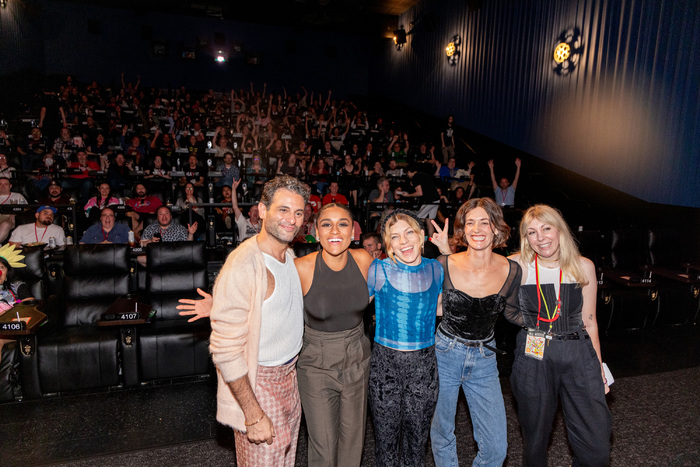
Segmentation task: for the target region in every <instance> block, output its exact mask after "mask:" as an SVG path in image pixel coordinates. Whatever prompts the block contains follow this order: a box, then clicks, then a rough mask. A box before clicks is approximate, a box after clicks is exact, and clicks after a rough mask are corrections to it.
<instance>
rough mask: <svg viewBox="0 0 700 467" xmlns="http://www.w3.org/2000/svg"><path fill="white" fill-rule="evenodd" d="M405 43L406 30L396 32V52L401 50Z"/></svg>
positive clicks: (401, 29)
mask: <svg viewBox="0 0 700 467" xmlns="http://www.w3.org/2000/svg"><path fill="white" fill-rule="evenodd" d="M405 43H406V30H405V29H404V28H400V29H397V30H396V31H394V44H395V45H396V50H401V49H402V48H403V45H404V44H405Z"/></svg>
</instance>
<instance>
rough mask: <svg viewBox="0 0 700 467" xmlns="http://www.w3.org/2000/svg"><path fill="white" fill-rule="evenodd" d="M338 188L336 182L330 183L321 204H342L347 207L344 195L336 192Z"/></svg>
mask: <svg viewBox="0 0 700 467" xmlns="http://www.w3.org/2000/svg"><path fill="white" fill-rule="evenodd" d="M339 189H340V187H339V186H338V182H331V184H330V186H329V187H328V194H327V195H326V196H324V197H323V203H322V204H324V205H325V204H329V203H336V204H344V205H345V206H347V205H348V199H347V198H346V197H345V195H343V194H341V193H338V190H339Z"/></svg>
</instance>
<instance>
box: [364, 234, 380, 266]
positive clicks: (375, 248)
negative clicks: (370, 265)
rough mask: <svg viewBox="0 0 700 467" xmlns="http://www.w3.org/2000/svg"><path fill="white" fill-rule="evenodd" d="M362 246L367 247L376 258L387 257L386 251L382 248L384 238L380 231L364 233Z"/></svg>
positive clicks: (367, 250)
mask: <svg viewBox="0 0 700 467" xmlns="http://www.w3.org/2000/svg"><path fill="white" fill-rule="evenodd" d="M362 248H364V249H365V251H366V252H367V253H369V254H370V255H371V256H372V258H374V259H380V260H381V259H384V258H386V253H384V249H383V248H382V238H381V237H380V236H379V234H378V233H375V232H369V233H366V234H364V235H362Z"/></svg>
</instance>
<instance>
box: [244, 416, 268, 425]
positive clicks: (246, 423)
mask: <svg viewBox="0 0 700 467" xmlns="http://www.w3.org/2000/svg"><path fill="white" fill-rule="evenodd" d="M263 418H265V414H263V415H262V417H260V418H258V419H257V420H255V421H254V422H253V423H248V422H246V421H244V422H243V424H244V425H245V426H253V425H255V424H257V423H258V422H259V421H260V420H262V419H263Z"/></svg>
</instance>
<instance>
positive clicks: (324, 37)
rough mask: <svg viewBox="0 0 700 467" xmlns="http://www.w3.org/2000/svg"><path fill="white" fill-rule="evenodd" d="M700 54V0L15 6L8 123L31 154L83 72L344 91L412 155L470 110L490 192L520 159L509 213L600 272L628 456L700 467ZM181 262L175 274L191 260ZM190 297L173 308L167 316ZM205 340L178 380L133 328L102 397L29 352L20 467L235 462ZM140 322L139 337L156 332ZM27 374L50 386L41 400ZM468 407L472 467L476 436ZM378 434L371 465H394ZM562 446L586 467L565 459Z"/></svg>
mask: <svg viewBox="0 0 700 467" xmlns="http://www.w3.org/2000/svg"><path fill="white" fill-rule="evenodd" d="M699 43H700V2H698V1H697V0H551V1H550V0H376V1H374V0H354V1H353V0H294V1H292V0H257V1H253V2H241V1H224V0H218V1H208V0H199V1H194V0H140V1H139V0H121V1H116V0H103V1H98V0H74V1H68V0H0V119H2V122H5V123H3V125H6V124H7V123H6V122H8V121H9V122H10V123H9V127H8V128H9V130H8V132H10V130H14V131H12V133H14V134H15V140H16V141H17V142H21V141H22V140H24V138H25V137H26V134H28V133H29V131H30V126H29V125H30V123H28V122H30V121H34V120H35V119H37V118H38V114H39V108H40V105H39V104H38V102H39V101H38V100H37V96H39V95H40V94H41V92H42V91H53V92H55V91H57V90H58V88H59V86H60V85H61V84H62V83H64V82H65V79H66V76H72V78H73V80H74V81H76V82H79V83H82V84H87V83H90V82H91V81H92V80H96V81H97V82H98V83H99V84H100V85H101V86H104V87H110V88H113V89H118V88H120V87H121V73H122V72H123V73H125V79H126V80H127V81H132V82H133V81H136V79H137V76H139V77H140V86H141V89H150V88H157V89H161V90H163V92H164V93H166V94H167V95H168V96H174V95H175V94H174V93H175V92H176V90H178V89H180V88H181V87H185V88H187V90H188V91H190V92H192V93H200V94H201V93H204V92H206V91H207V90H209V89H213V91H214V92H215V93H223V94H227V93H230V91H231V90H232V89H235V90H238V89H245V90H248V89H250V86H251V83H253V84H254V86H255V88H256V90H261V89H262V88H263V83H265V86H266V88H267V89H268V90H270V91H274V92H275V93H277V92H282V89H283V88H284V90H285V91H286V92H287V93H289V94H290V95H296V94H297V93H301V92H302V87H303V88H305V89H307V90H308V91H309V92H311V91H316V93H317V95H318V94H320V93H321V92H322V93H323V97H322V99H325V95H326V93H327V92H328V90H329V89H332V91H333V99H338V100H341V99H344V100H352V101H353V102H354V103H356V104H357V106H358V107H359V108H360V109H363V110H366V111H367V113H368V114H369V115H370V116H371V118H375V119H376V118H377V117H382V118H383V119H384V122H385V123H386V125H387V128H388V127H390V126H392V127H394V128H397V129H399V128H400V129H402V130H405V131H407V132H408V133H409V135H412V136H413V135H419V136H416V140H412V141H411V144H417V143H418V138H419V137H420V139H421V140H425V141H432V142H433V143H439V141H440V131H441V128H442V127H443V126H444V122H445V121H446V118H447V116H448V115H453V116H454V120H455V123H456V128H457V129H456V135H457V136H456V139H457V141H456V152H457V158H458V164H462V165H464V166H466V164H467V163H468V162H469V161H475V162H476V166H475V167H474V170H473V172H472V173H473V174H475V182H476V184H477V185H478V187H479V190H480V193H481V196H491V195H492V194H493V189H492V188H491V181H490V178H489V169H488V166H487V161H488V160H494V161H495V164H496V170H497V172H499V173H503V174H504V175H503V176H510V177H512V175H511V174H512V173H513V172H514V170H515V167H514V165H513V160H514V159H515V158H516V157H518V158H521V159H522V161H523V162H522V174H521V176H520V181H519V184H518V190H517V198H516V205H515V207H514V208H513V209H511V210H509V211H507V213H506V214H507V216H506V217H507V220H509V222H512V223H513V225H514V226H515V225H516V224H517V221H518V219H519V215H520V214H521V212H522V210H523V209H524V208H527V207H528V206H529V205H532V204H535V203H547V204H551V205H553V206H556V207H558V208H559V209H560V210H561V211H562V212H563V214H564V217H565V218H566V220H567V221H568V222H569V224H570V226H571V228H572V231H574V233H575V234H576V236H577V239H578V241H579V243H580V246H581V250H582V253H583V254H584V255H586V256H588V257H590V258H591V259H592V260H594V262H595V263H596V266H597V268H598V273H599V278H600V281H599V284H598V320H599V327H600V332H601V341H602V351H603V355H604V360H605V359H607V360H608V363H609V365H610V367H611V369H612V370H613V373H616V376H618V377H619V379H618V382H617V384H616V386H613V388H612V395H611V396H609V404H610V406H611V409H612V411H613V418H614V428H613V452H612V460H613V465H698V459H700V447H699V446H700V434H698V431H699V430H697V417H698V416H700V408H699V407H700V404H699V403H698V400H697V394H698V392H699V391H700V374H699V373H698V368H700V331H698V328H697V325H696V323H697V321H698V319H699V312H700V241H698V240H700V54H698V53H697V50H696V48H697V44H699ZM14 122H16V124H15V123H14ZM22 122H24V123H22ZM13 125H14V126H13ZM22 125H24V126H22ZM436 154H438V155H440V156H441V154H440V147H439V144H438V148H437V150H436ZM236 156H238V155H236ZM361 196H362V195H361ZM32 221H33V219H32ZM364 227H366V226H364V225H363V228H364ZM200 243H201V244H202V245H201V252H200V253H201V255H202V258H204V259H203V261H204V263H203V265H200V266H196V265H195V266H192V268H197V267H201V273H202V276H205V275H206V276H207V280H206V284H205V285H206V286H207V287H209V288H210V287H211V286H212V285H213V279H214V278H215V277H216V273H217V272H218V268H219V267H220V266H221V264H222V263H223V260H224V259H225V256H224V255H225V253H228V250H225V246H224V247H222V246H221V245H220V244H215V242H214V240H211V241H210V242H205V241H203V242H200ZM205 244H206V245H205ZM514 246H515V244H512V245H511V247H514ZM512 249H513V248H511V250H512ZM200 253H195V256H196V254H200ZM125 254H126V255H127V256H128V252H126V253H125ZM161 260H162V261H163V263H162V264H161V267H162V271H163V274H166V273H167V269H168V268H170V267H171V266H172V264H171V263H168V261H169V259H168V258H167V257H164V258H162V259H161ZM76 261H77V260H76ZM157 261H158V260H157V259H156V260H154V263H153V264H157ZM193 261H194V260H193ZM42 264H43V263H42ZM51 264H53V266H51ZM75 264H78V265H80V264H85V263H79V262H77V263H75ZM75 264H74V265H73V266H74V268H76V269H77V270H76V271H74V272H75V273H76V275H79V274H78V273H80V272H81V271H80V267H78V266H75ZM149 264H150V263H149ZM193 264H194V263H193ZM51 267H53V268H54V269H51ZM62 267H63V266H62V265H61V264H57V263H51V261H50V259H47V262H46V265H44V268H45V274H46V276H45V277H44V279H45V282H46V285H45V286H44V287H45V295H46V297H45V298H48V297H49V295H51V292H54V291H56V292H61V291H62V288H61V287H63V285H62V284H63V282H56V283H54V285H51V284H52V282H51V281H52V279H51V277H55V275H56V271H57V270H61V272H59V273H58V275H59V276H60V275H62V274H64V273H63V271H62ZM124 268H125V269H124V270H123V271H121V270H120V269H119V268H118V267H116V268H115V271H117V272H115V275H116V274H120V273H121V272H123V273H124V280H125V281H128V284H127V285H125V287H127V286H128V292H130V293H131V292H135V291H139V292H141V296H142V297H147V296H149V295H148V292H146V289H145V287H147V286H148V284H151V283H152V281H151V279H148V281H147V280H146V279H145V277H146V274H147V273H146V272H145V271H142V274H143V278H141V279H139V278H138V277H136V276H134V275H133V274H134V272H133V271H134V270H136V271H137V272H138V268H136V267H135V266H133V263H131V262H129V260H127V262H126V263H125V266H124ZM134 268H135V269H134ZM130 269H131V270H130ZM119 271H121V272H119ZM154 271H156V270H155V269H154ZM69 273H70V271H68V270H67V271H66V272H65V274H66V277H68V275H69ZM52 274H53V275H54V276H52ZM149 274H150V272H149ZM152 274H153V275H154V276H155V275H156V274H157V272H153V273H152ZM153 280H155V279H153ZM139 281H142V282H139ZM125 284H126V282H125ZM54 289H55V290H54ZM171 298H172V297H166V298H158V300H161V301H160V302H159V303H160V304H161V306H162V307H166V306H167V305H165V304H166V303H170V302H168V300H171ZM171 301H172V300H171ZM178 324H179V325H181V323H178ZM145 326H149V325H145ZM185 327H186V325H185V326H184V327H181V328H178V331H177V332H180V333H184V334H187V333H188V332H189V333H190V334H187V335H188V336H190V335H192V336H195V337H193V339H195V340H196V339H200V341H201V342H200V345H199V347H197V349H196V350H193V355H194V357H193V358H194V359H195V363H192V364H191V370H186V371H184V373H178V372H177V371H176V372H175V373H172V374H169V373H167V372H166V374H160V373H159V372H160V371H161V370H160V368H159V367H158V365H156V364H155V363H154V364H153V365H151V364H150V362H148V361H142V359H143V360H148V359H149V358H150V356H147V355H145V354H144V352H145V350H144V349H146V348H149V347H147V346H146V344H145V343H144V344H143V345H142V346H141V348H140V350H138V351H137V352H134V353H129V352H128V351H127V348H126V344H124V342H125V340H124V339H125V335H124V330H123V329H122V330H121V331H120V332H121V334H120V332H116V334H115V335H117V337H116V340H115V345H116V346H118V350H117V351H115V352H116V353H114V355H115V365H116V366H115V369H114V370H115V372H114V381H113V382H111V381H110V380H105V381H104V382H103V383H102V384H95V385H94V386H92V387H91V385H90V384H88V385H87V386H85V387H77V386H76V387H74V386H71V385H68V386H65V387H64V386H63V384H64V383H62V381H61V375H60V374H58V375H56V374H52V375H51V378H49V376H47V375H45V374H44V371H45V368H44V369H42V367H41V365H42V363H43V364H44V365H45V366H46V365H48V363H47V362H48V361H49V360H48V357H43V358H42V357H41V356H40V358H39V360H38V361H39V363H38V364H37V363H36V361H34V360H36V359H34V360H32V359H31V358H30V356H28V355H24V353H23V352H21V351H20V350H21V349H19V348H16V349H15V354H16V355H15V357H13V358H14V360H13V361H12V362H11V363H12V364H13V365H14V369H13V371H14V375H15V376H14V378H15V380H13V383H12V384H13V385H14V386H13V387H14V389H13V390H12V392H11V393H10V395H9V396H8V397H9V399H8V400H6V401H5V402H4V403H2V404H0V439H1V441H0V464H1V465H47V464H52V465H53V464H60V463H67V464H66V465H96V464H98V463H102V464H105V465H127V464H132V463H141V464H144V465H194V464H196V465H222V464H226V463H230V462H232V460H231V459H233V458H234V454H233V448H232V443H233V437H232V435H231V433H230V431H228V430H226V429H224V428H223V427H222V426H221V425H219V424H217V423H216V422H215V420H214V413H215V403H216V401H215V392H216V389H215V385H216V384H215V382H216V377H215V376H213V375H214V372H213V370H212V365H211V362H210V361H209V362H208V363H207V361H206V359H207V354H206V338H207V337H206V336H207V333H208V323H206V326H200V328H197V331H191V329H190V330H185V331H182V329H185ZM136 329H137V331H136V333H137V334H138V336H136V335H135V336H132V337H133V338H134V339H136V340H137V341H138V340H139V339H146V337H152V336H150V335H149V328H148V327H146V328H136ZM188 329H189V328H188ZM90 332H92V331H90ZM501 332H503V337H502V340H501V342H499V346H501V345H502V346H504V347H505V348H506V349H507V350H509V354H510V356H506V357H503V358H502V359H501V357H500V356H499V370H500V372H501V376H502V385H503V387H504V397H505V399H506V408H507V410H508V423H509V428H508V430H509V432H508V439H509V457H508V459H507V461H506V465H509V466H517V465H520V455H521V452H522V441H521V437H520V432H519V425H518V422H517V417H516V415H515V411H514V409H513V400H512V396H511V393H510V386H509V384H508V382H507V380H508V378H507V376H509V374H510V365H511V364H512V346H513V342H512V336H513V334H512V331H509V330H507V329H505V330H503V329H501ZM197 333H199V334H197ZM152 334H155V332H154V333H152ZM179 335H180V334H178V336H179ZM66 336H68V335H66ZM197 336H198V337H197ZM203 336H204V337H203ZM39 337H41V336H39ZM170 337H173V338H174V334H173V335H171V336H170ZM188 338H190V337H188ZM56 339H58V337H56ZM65 339H66V342H68V341H70V336H68V337H65ZM154 339H156V338H155V337H154ZM156 340H157V339H156ZM52 342H53V341H52ZM57 342H58V341H57ZM101 342H102V341H101ZM144 342H145V340H144ZM38 345H39V348H38V350H37V349H34V352H35V356H36V354H37V353H38V354H39V355H40V354H41V352H40V351H41V350H42V349H41V343H39V344H38ZM52 345H54V344H52ZM55 345H56V346H57V347H60V345H59V343H56V344H55ZM96 345H97V344H96ZM100 345H101V344H100ZM154 345H156V344H154ZM157 345H160V344H157ZM98 347H99V346H98ZM87 351H88V352H89V351H91V350H87ZM104 351H105V349H104V348H103V347H100V350H99V352H100V355H101V352H104ZM58 353H60V352H58ZM20 354H21V355H20ZM202 355H203V357H202ZM198 357H199V358H204V360H205V367H204V368H203V369H202V367H198V366H197V363H196V359H197V358H198ZM8 358H10V357H7V356H6V355H5V354H4V353H3V357H2V359H3V362H5V360H6V359H8ZM71 358H75V360H74V364H75V365H76V366H79V365H81V363H79V362H80V358H79V357H71ZM100 358H101V357H99V356H98V358H97V359H98V360H99V359H100ZM188 358H189V357H188ZM129 359H132V362H131V363H132V364H133V365H134V366H133V368H138V371H137V373H136V374H132V373H129V372H128V370H127V366H126V365H127V360H129ZM67 361H68V362H69V363H67V365H68V366H70V365H71V363H70V362H71V360H67ZM31 362H33V363H31ZM100 364H103V362H101V363H100ZM188 364H189V363H188ZM29 365H34V366H33V367H32V371H33V373H32V375H31V376H26V373H27V372H28V371H29V369H28V367H29ZM36 365H39V366H36ZM151 366H153V367H154V368H151ZM155 367H158V368H155ZM101 371H104V367H102V368H100V369H99V370H97V372H98V373H99V372H101ZM56 372H58V370H56ZM149 372H150V373H149ZM69 373H70V371H69ZM147 374H148V375H150V376H148V377H145V376H144V375H147ZM3 378H5V376H3ZM8 378H9V377H8ZM27 378H29V380H32V381H34V382H38V386H37V387H36V388H35V389H33V390H32V391H27V389H26V388H24V387H23V384H24V383H26V382H27V381H28V379H27ZM32 378H33V379H32ZM49 380H50V382H47V381H49ZM8 381H9V380H8ZM20 383H23V384H20ZM76 384H77V383H76ZM47 388H48V389H47ZM66 388H69V389H66ZM659 399H663V400H664V402H662V403H660V404H661V406H660V407H655V406H654V404H655V403H656V401H658V400H659ZM460 404H461V405H460V411H461V412H459V414H461V415H462V417H461V418H462V419H464V420H463V421H462V422H460V423H458V432H459V433H460V434H459V435H458V440H459V442H460V443H462V441H463V440H466V441H465V442H464V446H461V447H460V448H459V454H460V461H461V462H462V463H463V464H464V465H466V464H467V463H468V462H471V459H472V458H473V456H474V453H475V450H476V445H475V444H474V443H473V441H472V437H471V433H470V429H471V425H470V422H469V417H468V416H467V413H466V407H465V405H464V403H463V401H462V402H460ZM368 424H369V429H368V435H367V442H366V443H365V454H364V460H363V462H364V463H363V465H372V462H373V459H374V457H373V453H372V452H371V451H372V448H373V437H372V429H371V420H368ZM652 425H655V428H653V429H652V428H650V426H652ZM693 427H695V428H693ZM557 430H558V431H555V435H554V437H553V441H552V444H551V447H550V465H569V460H568V457H567V456H568V455H569V452H568V450H567V449H568V448H567V445H566V440H565V439H564V436H563V435H564V432H565V430H564V428H563V422H562V420H561V417H559V418H558V421H557ZM300 440H301V441H300V445H299V446H300V447H299V458H298V462H297V465H306V463H305V462H306V453H305V450H306V444H303V443H305V440H304V428H303V427H302V435H301V436H300ZM660 440H665V441H667V442H668V444H667V445H663V443H661V441H660ZM302 444H303V445H302ZM554 454H557V455H560V456H563V457H566V459H567V460H562V459H563V457H559V460H561V463H554V464H552V462H557V461H555V460H554V459H553V457H554ZM428 457H430V456H428ZM429 462H431V463H432V459H430V460H429ZM61 465H63V464H61ZM430 465H432V464H430Z"/></svg>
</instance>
